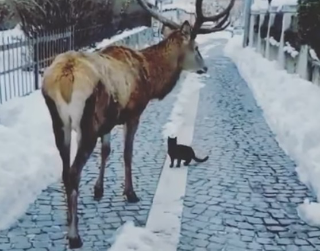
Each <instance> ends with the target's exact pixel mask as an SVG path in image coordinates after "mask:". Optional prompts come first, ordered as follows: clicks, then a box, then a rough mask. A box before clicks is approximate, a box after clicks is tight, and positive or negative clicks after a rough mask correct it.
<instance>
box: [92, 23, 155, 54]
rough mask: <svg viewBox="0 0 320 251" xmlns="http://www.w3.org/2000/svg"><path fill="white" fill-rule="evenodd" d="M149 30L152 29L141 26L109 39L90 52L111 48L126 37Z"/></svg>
mask: <svg viewBox="0 0 320 251" xmlns="http://www.w3.org/2000/svg"><path fill="white" fill-rule="evenodd" d="M147 29H150V28H149V27H146V26H140V27H136V28H133V29H131V30H125V31H123V32H122V33H120V34H117V35H115V36H113V37H112V38H107V39H104V40H102V41H101V42H99V43H97V44H96V47H95V48H93V49H90V50H88V51H94V50H95V49H101V48H104V47H106V46H109V45H111V44H113V43H116V42H119V41H121V40H122V39H124V38H126V37H129V36H132V35H133V34H135V33H136V34H137V33H140V32H142V31H143V30H147Z"/></svg>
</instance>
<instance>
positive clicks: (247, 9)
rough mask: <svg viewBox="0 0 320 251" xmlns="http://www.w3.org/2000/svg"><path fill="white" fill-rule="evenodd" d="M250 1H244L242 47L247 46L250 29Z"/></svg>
mask: <svg viewBox="0 0 320 251" xmlns="http://www.w3.org/2000/svg"><path fill="white" fill-rule="evenodd" d="M251 5H252V0H246V1H245V4H244V18H245V20H244V34H243V42H242V46H243V47H246V46H247V40H248V37H249V28H250V10H251Z"/></svg>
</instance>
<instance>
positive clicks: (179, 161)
mask: <svg viewBox="0 0 320 251" xmlns="http://www.w3.org/2000/svg"><path fill="white" fill-rule="evenodd" d="M177 162H178V163H177V167H180V165H181V159H178V161H177Z"/></svg>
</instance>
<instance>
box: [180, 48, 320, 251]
mask: <svg viewBox="0 0 320 251" xmlns="http://www.w3.org/2000/svg"><path fill="white" fill-rule="evenodd" d="M210 55H212V56H210V58H207V59H206V60H207V62H208V64H209V65H210V67H209V74H210V77H203V78H204V82H205V83H206V86H205V87H204V88H203V89H201V91H200V95H201V98H200V100H199V106H198V113H197V120H196V128H195V133H194V139H193V144H192V145H193V147H194V149H195V151H196V152H197V151H198V152H199V153H201V155H202V154H203V155H205V154H209V155H210V157H209V160H208V161H207V162H205V163H200V164H198V165H193V166H190V167H189V170H188V183H187V189H186V196H185V201H184V210H183V218H182V226H181V238H180V243H179V247H178V250H179V251H187V250H192V251H200V250H209V251H218V250H224V251H233V250H234V251H246V250H254V251H260V250H266V251H269V250H270V251H271V250H274V251H277V250H287V251H295V250H301V251H307V250H320V238H319V237H320V229H319V228H315V227H311V226H308V225H306V224H305V223H303V222H302V221H301V220H300V219H299V217H298V215H297V211H296V207H297V205H298V204H299V203H301V202H303V199H304V198H305V197H312V195H311V194H310V192H309V191H308V189H307V187H305V186H304V185H303V184H302V183H301V182H300V181H299V179H298V177H297V175H296V173H295V164H294V163H293V162H292V161H291V160H290V158H289V157H288V156H286V154H285V153H284V152H283V150H282V149H281V148H280V147H279V146H278V144H277V142H276V140H275V137H274V135H273V134H272V132H271V130H270V129H269V127H268V125H267V124H266V121H265V119H264V117H263V114H262V111H261V109H260V108H259V107H258V106H257V104H256V102H255V100H254V97H253V95H252V93H251V91H250V89H249V88H248V86H247V84H246V83H245V81H244V80H243V79H242V78H241V77H240V75H239V73H238V70H237V68H236V66H235V65H234V64H233V63H232V62H231V61H230V60H229V59H228V58H226V57H224V56H223V54H222V46H219V47H216V48H213V49H211V51H210ZM199 155H200V154H199ZM200 157H201V156H200Z"/></svg>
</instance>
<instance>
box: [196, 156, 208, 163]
mask: <svg viewBox="0 0 320 251" xmlns="http://www.w3.org/2000/svg"><path fill="white" fill-rule="evenodd" d="M193 159H194V160H195V161H197V162H205V161H207V160H208V159H209V156H207V157H205V158H203V159H199V158H197V156H196V155H194V157H193Z"/></svg>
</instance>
